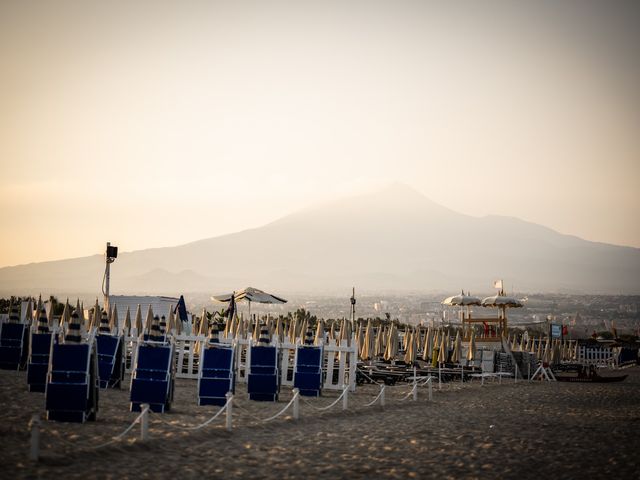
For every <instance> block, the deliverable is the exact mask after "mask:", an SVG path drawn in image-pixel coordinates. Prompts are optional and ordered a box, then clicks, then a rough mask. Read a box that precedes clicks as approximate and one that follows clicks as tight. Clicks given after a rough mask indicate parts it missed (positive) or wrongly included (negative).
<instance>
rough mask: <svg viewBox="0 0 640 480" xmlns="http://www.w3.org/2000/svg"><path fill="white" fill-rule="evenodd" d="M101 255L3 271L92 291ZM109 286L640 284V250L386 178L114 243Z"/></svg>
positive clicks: (585, 289)
mask: <svg viewBox="0 0 640 480" xmlns="http://www.w3.org/2000/svg"><path fill="white" fill-rule="evenodd" d="M103 270H104V259H103V257H102V256H100V255H94V256H91V257H84V258H76V259H70V260H60V261H54V262H42V263H34V264H29V265H20V266H14V267H5V268H2V269H0V291H2V292H5V293H15V294H20V293H38V292H43V293H46V292H58V293H62V292H66V291H73V292H85V291H86V292H87V293H94V292H99V291H100V285H101V282H102V275H103ZM111 271H112V274H111V289H112V293H158V294H160V293H161V294H178V293H182V292H196V291H206V292H217V291H227V290H232V289H238V288H242V287H245V286H248V285H252V286H258V287H261V288H265V289H274V290H279V291H288V292H292V291H296V292H302V291H315V292H317V293H322V292H327V291H338V290H340V289H346V288H349V287H351V286H352V285H356V286H357V287H358V288H359V289H360V290H385V291H396V292H399V291H429V290H431V291H433V290H438V291H444V290H447V291H457V290H459V289H460V288H465V289H472V291H488V290H490V287H491V281H492V280H494V279H496V278H504V279H505V281H506V283H507V287H509V286H512V285H516V286H517V288H518V290H519V291H528V292H532V291H538V292H554V291H555V292H557V291H565V292H578V293H628V294H637V293H640V249H637V248H631V247H620V246H615V245H608V244H603V243H594V242H589V241H586V240H582V239H580V238H577V237H574V236H569V235H562V234H560V233H558V232H555V231H554V230H551V229H549V228H546V227H543V226H540V225H536V224H533V223H529V222H525V221H522V220H519V219H517V218H512V217H502V216H486V217H481V218H479V217H472V216H468V215H463V214H460V213H457V212H454V211H452V210H449V209H447V208H445V207H443V206H441V205H438V204H436V203H434V202H432V201H431V200H429V199H428V198H426V197H425V196H423V195H422V194H420V193H418V192H416V191H415V190H413V189H411V188H409V187H406V186H403V185H393V186H391V187H389V188H387V189H385V190H382V191H380V192H376V193H373V194H367V195H361V196H357V197H350V198H343V199H340V200H337V201H334V202H331V203H328V204H325V205H322V206H318V207H315V208H308V209H304V210H301V211H299V212H297V213H294V214H292V215H288V216H286V217H283V218H281V219H280V220H277V221H275V222H273V223H270V224H268V225H264V226H262V227H259V228H255V229H250V230H245V231H242V232H237V233H233V234H229V235H223V236H219V237H214V238H208V239H205V240H200V241H196V242H192V243H188V244H185V245H180V246H177V247H167V248H155V249H149V250H140V251H135V252H129V253H121V254H120V255H119V257H118V259H117V260H116V262H115V263H114V264H113V265H112V270H111Z"/></svg>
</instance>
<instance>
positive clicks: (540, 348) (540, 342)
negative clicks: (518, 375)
mask: <svg viewBox="0 0 640 480" xmlns="http://www.w3.org/2000/svg"><path fill="white" fill-rule="evenodd" d="M536 358H537V359H538V360H542V338H538V350H537V351H536Z"/></svg>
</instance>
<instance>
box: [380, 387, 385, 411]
mask: <svg viewBox="0 0 640 480" xmlns="http://www.w3.org/2000/svg"><path fill="white" fill-rule="evenodd" d="M384 404H385V401H384V385H382V389H381V390H380V406H381V407H384Z"/></svg>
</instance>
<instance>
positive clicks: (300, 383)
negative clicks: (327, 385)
mask: <svg viewBox="0 0 640 480" xmlns="http://www.w3.org/2000/svg"><path fill="white" fill-rule="evenodd" d="M293 386H294V387H295V388H298V389H299V390H300V395H305V396H308V397H319V396H320V393H321V390H322V347H311V346H303V345H298V346H297V347H296V358H295V367H294V372H293Z"/></svg>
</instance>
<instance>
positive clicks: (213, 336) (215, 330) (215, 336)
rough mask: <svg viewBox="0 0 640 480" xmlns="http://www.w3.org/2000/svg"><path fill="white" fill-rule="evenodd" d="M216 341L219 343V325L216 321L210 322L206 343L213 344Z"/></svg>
mask: <svg viewBox="0 0 640 480" xmlns="http://www.w3.org/2000/svg"><path fill="white" fill-rule="evenodd" d="M216 343H220V338H219V325H218V322H212V323H211V328H210V329H209V340H208V341H207V344H208V345H213V344H216Z"/></svg>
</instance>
